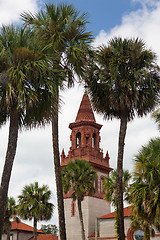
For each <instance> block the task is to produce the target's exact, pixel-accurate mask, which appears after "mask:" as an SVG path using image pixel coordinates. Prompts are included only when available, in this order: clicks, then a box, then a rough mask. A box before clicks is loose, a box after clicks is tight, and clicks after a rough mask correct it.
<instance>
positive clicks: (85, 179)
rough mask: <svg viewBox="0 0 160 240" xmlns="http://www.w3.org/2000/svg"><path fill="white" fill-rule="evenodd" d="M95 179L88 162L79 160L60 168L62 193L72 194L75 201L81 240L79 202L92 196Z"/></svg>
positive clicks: (80, 208)
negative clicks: (85, 197) (87, 195)
mask: <svg viewBox="0 0 160 240" xmlns="http://www.w3.org/2000/svg"><path fill="white" fill-rule="evenodd" d="M96 178H97V174H96V172H95V170H93V168H92V166H91V165H90V164H89V162H87V161H85V160H81V159H75V160H74V161H70V162H69V163H68V164H67V166H66V167H64V168H62V183H63V189H64V192H65V193H67V192H68V191H71V192H72V198H73V200H76V199H77V203H78V211H79V218H80V224H81V232H82V239H83V240H85V230H84V223H83V215H82V207H81V202H82V201H83V199H84V196H85V195H86V194H89V195H90V194H93V193H94V191H95V189H94V181H95V180H96Z"/></svg>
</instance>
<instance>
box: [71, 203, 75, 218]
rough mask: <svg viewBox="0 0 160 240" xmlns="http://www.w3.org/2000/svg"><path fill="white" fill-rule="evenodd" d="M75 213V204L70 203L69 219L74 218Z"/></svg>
mask: <svg viewBox="0 0 160 240" xmlns="http://www.w3.org/2000/svg"><path fill="white" fill-rule="evenodd" d="M75 212H76V203H75V201H72V203H71V217H74V216H75Z"/></svg>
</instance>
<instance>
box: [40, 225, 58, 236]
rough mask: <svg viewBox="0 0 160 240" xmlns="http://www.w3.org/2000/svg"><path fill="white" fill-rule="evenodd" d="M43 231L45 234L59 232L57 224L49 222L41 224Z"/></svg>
mask: <svg viewBox="0 0 160 240" xmlns="http://www.w3.org/2000/svg"><path fill="white" fill-rule="evenodd" d="M40 230H41V231H43V232H44V233H45V234H54V235H57V234H58V228H57V226H56V225H52V224H48V225H41V228H40Z"/></svg>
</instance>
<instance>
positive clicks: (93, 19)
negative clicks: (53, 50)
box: [41, 0, 141, 35]
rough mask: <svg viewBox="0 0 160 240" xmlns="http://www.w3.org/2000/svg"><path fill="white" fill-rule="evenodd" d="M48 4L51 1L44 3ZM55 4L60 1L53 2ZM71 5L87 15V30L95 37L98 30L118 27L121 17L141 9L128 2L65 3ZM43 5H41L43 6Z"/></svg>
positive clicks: (76, 0)
mask: <svg viewBox="0 0 160 240" xmlns="http://www.w3.org/2000/svg"><path fill="white" fill-rule="evenodd" d="M44 2H46V3H50V2H52V1H50V0H49V1H44ZM54 2H55V3H56V4H58V3H62V1H54ZM66 3H71V4H73V6H74V7H75V8H77V9H78V10H79V11H81V12H87V13H88V17H89V18H88V19H89V21H90V24H88V30H89V31H93V34H94V35H97V34H98V33H99V31H100V30H102V29H103V30H105V31H108V30H110V29H111V28H112V27H114V26H115V25H117V24H118V25H119V24H120V23H121V20H122V15H124V14H127V13H129V12H131V11H135V10H136V9H138V8H139V7H141V5H140V3H138V2H133V1H130V0H111V1H109V0H72V1H66ZM43 5H44V3H42V4H41V6H43Z"/></svg>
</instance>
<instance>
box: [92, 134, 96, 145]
mask: <svg viewBox="0 0 160 240" xmlns="http://www.w3.org/2000/svg"><path fill="white" fill-rule="evenodd" d="M95 146H96V134H95V133H93V135H92V148H94V147H95Z"/></svg>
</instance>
